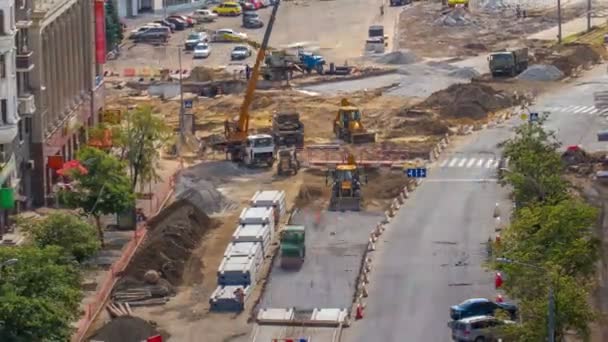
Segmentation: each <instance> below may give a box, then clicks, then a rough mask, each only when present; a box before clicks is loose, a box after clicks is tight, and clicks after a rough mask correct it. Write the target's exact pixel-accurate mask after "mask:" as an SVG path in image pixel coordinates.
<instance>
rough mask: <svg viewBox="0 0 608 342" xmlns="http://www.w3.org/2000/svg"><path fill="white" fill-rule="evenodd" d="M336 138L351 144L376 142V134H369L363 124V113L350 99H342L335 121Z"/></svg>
mask: <svg viewBox="0 0 608 342" xmlns="http://www.w3.org/2000/svg"><path fill="white" fill-rule="evenodd" d="M334 133H335V134H336V138H338V139H342V140H343V141H345V142H347V143H351V144H365V143H373V142H376V133H372V132H368V131H367V130H366V129H365V127H363V123H362V122H361V111H360V110H359V108H357V107H355V106H353V105H352V104H351V103H350V102H349V101H348V99H342V101H341V102H340V108H339V109H338V113H336V117H335V119H334Z"/></svg>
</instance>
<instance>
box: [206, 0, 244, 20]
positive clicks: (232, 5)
mask: <svg viewBox="0 0 608 342" xmlns="http://www.w3.org/2000/svg"><path fill="white" fill-rule="evenodd" d="M242 12H243V10H242V9H241V5H239V4H238V3H236V2H224V3H223V4H219V5H217V6H215V7H214V8H213V13H216V14H217V15H222V16H234V17H236V16H239V15H241V13H242Z"/></svg>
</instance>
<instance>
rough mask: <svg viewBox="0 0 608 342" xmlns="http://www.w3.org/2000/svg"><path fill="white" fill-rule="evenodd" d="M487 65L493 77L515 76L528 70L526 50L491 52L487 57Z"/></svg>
mask: <svg viewBox="0 0 608 342" xmlns="http://www.w3.org/2000/svg"><path fill="white" fill-rule="evenodd" d="M488 63H489V67H490V72H491V73H492V76H493V77H497V76H501V75H505V76H511V77H514V76H517V75H519V73H520V72H522V71H524V70H526V69H527V68H528V48H521V49H516V50H511V51H506V50H504V51H496V52H493V53H491V54H490V55H489V56H488Z"/></svg>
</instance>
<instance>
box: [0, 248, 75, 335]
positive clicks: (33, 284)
mask: <svg viewBox="0 0 608 342" xmlns="http://www.w3.org/2000/svg"><path fill="white" fill-rule="evenodd" d="M9 259H18V262H17V263H16V264H14V265H10V266H6V267H4V268H3V269H1V270H0V322H2V324H1V325H0V341H19V342H20V341H24V342H25V341H58V342H59V341H67V340H69V336H70V334H71V333H72V328H71V326H70V323H71V322H72V320H74V319H75V318H76V316H77V313H78V305H79V302H80V299H81V291H80V275H79V273H78V270H77V269H76V268H75V267H74V264H72V263H71V262H70V261H69V260H68V259H67V258H66V257H65V254H64V252H63V251H62V250H61V248H59V247H54V246H53V247H46V248H36V247H6V248H2V249H0V261H6V260H9Z"/></svg>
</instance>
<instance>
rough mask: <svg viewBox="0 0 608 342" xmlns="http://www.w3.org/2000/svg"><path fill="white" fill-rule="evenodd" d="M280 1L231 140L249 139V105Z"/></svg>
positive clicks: (274, 11)
mask: <svg viewBox="0 0 608 342" xmlns="http://www.w3.org/2000/svg"><path fill="white" fill-rule="evenodd" d="M280 3H281V1H280V0H278V1H277V2H276V3H275V5H274V6H273V8H272V13H271V15H270V19H268V25H267V26H266V31H265V32H264V39H263V40H262V45H261V46H260V48H259V49H258V53H257V56H256V59H255V64H254V65H253V69H252V70H251V77H250V78H249V82H248V83H247V90H246V92H245V99H244V100H243V104H242V105H241V109H240V112H239V117H238V121H237V123H236V129H235V131H234V132H231V134H230V136H229V137H228V140H229V142H240V141H244V140H246V139H247V134H248V133H247V132H248V131H249V107H250V106H251V102H252V101H253V94H254V92H255V88H256V86H257V83H258V78H259V77H260V66H261V64H262V62H263V61H264V57H265V54H266V50H268V43H269V41H270V34H271V33H272V27H273V26H274V21H275V19H276V16H277V11H278V9H279V4H280ZM250 42H252V41H247V43H250Z"/></svg>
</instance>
